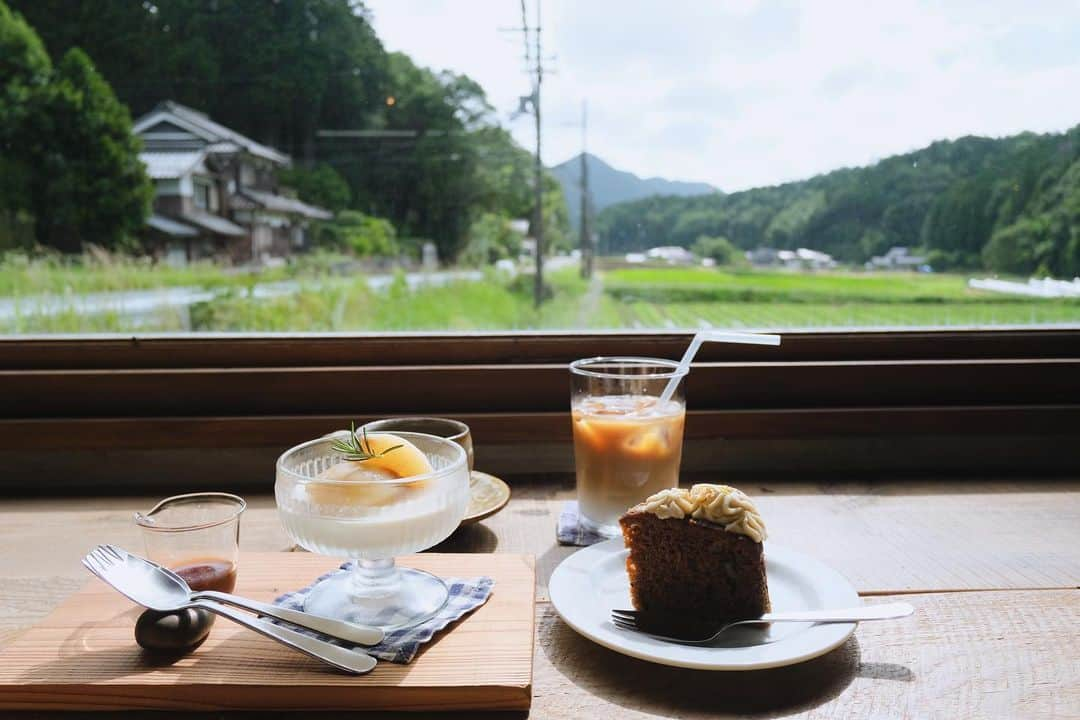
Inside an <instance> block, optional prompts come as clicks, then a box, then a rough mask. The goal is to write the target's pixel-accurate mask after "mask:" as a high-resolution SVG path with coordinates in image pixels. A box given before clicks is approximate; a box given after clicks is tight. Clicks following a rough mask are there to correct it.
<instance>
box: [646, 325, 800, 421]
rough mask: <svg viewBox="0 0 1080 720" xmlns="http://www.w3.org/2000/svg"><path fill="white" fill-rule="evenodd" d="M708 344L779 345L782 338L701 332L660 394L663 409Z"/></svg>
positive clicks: (753, 334) (754, 334)
mask: <svg viewBox="0 0 1080 720" xmlns="http://www.w3.org/2000/svg"><path fill="white" fill-rule="evenodd" d="M706 342H722V343H736V344H739V345H779V344H780V336H779V335H764V334H758V333H735V332H719V331H715V330H703V331H701V332H699V333H698V334H697V335H695V336H694V339H693V340H691V341H690V347H688V348H686V352H685V353H683V356H682V360H680V361H679V366H678V368H676V369H675V375H674V376H673V377H672V378H671V380H669V381H668V384H667V387H665V388H664V392H663V393H661V394H660V403H659V405H660V406H661V407H663V405H664V403H666V402H667V401H668V400H670V399H671V396H672V395H674V394H675V388H676V387H678V385H679V379H680V378H681V377H682V376H683V373H684V372H685V371H688V370H690V363H692V362H694V356H695V355H697V352H698V350H699V349H700V348H701V344H702V343H706Z"/></svg>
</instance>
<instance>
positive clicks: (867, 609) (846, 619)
mask: <svg viewBox="0 0 1080 720" xmlns="http://www.w3.org/2000/svg"><path fill="white" fill-rule="evenodd" d="M913 612H915V608H913V607H912V606H911V605H909V604H907V603H905V602H897V603H886V604H884V605H866V606H863V607H853V608H840V609H836V610H799V611H795V612H777V613H765V614H764V615H762V616H761V617H758V618H751V619H749V620H736V621H734V622H729V623H724V624H723V625H721V626H720V629H719V630H717V631H716V632H715V633H713V634H712V635H709V636H708V637H702V638H685V637H675V636H672V635H661V634H659V633H655V632H650V631H648V630H643V629H641V628H640V627H639V626H638V618H639V617H641V615H642V613H640V612H639V611H637V610H612V611H611V622H612V623H613V624H614V625H615V627H617V628H619V629H621V630H632V631H634V632H639V633H642V634H643V635H648V636H650V637H654V638H657V639H658V640H666V641H667V642H673V643H681V644H683V645H708V644H709V643H711V642H713V641H714V640H716V639H717V638H718V637H720V636H721V635H723V634H724V633H725V632H727V631H728V630H730V629H731V628H733V627H736V626H738V625H760V624H762V623H773V622H811V623H852V622H862V621H864V620H892V619H893V618H902V617H907V616H908V615H910V614H911V613H913Z"/></svg>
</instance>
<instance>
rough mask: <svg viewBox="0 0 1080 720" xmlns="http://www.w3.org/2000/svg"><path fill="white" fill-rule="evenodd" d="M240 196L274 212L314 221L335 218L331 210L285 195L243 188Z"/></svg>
mask: <svg viewBox="0 0 1080 720" xmlns="http://www.w3.org/2000/svg"><path fill="white" fill-rule="evenodd" d="M240 194H241V195H243V196H244V197H246V198H248V199H249V200H252V201H253V202H255V203H257V204H259V205H261V206H262V207H264V208H266V209H267V210H272V211H274V212H281V213H292V214H295V215H303V216H304V217H306V218H311V219H312V220H329V219H330V218H332V217H334V214H333V213H332V212H330V211H329V210H325V209H323V208H321V207H316V206H314V205H308V204H307V203H305V202H301V201H299V200H296V199H294V198H289V197H285V196H284V195H275V194H274V193H269V192H264V191H262V190H251V189H248V188H241V190H240Z"/></svg>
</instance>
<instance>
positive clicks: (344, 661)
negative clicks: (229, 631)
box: [82, 545, 376, 673]
mask: <svg viewBox="0 0 1080 720" xmlns="http://www.w3.org/2000/svg"><path fill="white" fill-rule="evenodd" d="M82 562H83V565H84V566H85V567H86V569H87V570H89V571H90V572H92V573H93V574H94V575H96V576H97V577H99V578H100V579H101V580H103V581H104V582H105V583H107V584H109V585H111V586H112V587H113V588H115V589H116V590H118V591H119V592H120V593H121V594H122V595H125V596H126V597H127V598H128V599H130V600H132V601H133V602H135V603H138V604H139V605H142V606H143V607H148V608H150V609H151V610H158V611H160V612H172V611H175V610H183V609H186V608H201V609H203V610H207V611H209V612H212V613H214V614H216V615H221V616H222V617H225V618H228V619H229V620H232V621H233V622H235V623H239V624H240V625H243V626H244V627H247V628H249V629H251V630H254V631H255V632H257V633H259V634H260V635H265V636H266V637H268V638H270V639H271V640H276V641H277V642H279V643H281V644H283V645H287V646H289V647H291V648H293V649H294V650H299V651H300V652H302V653H304V654H305V655H308V656H310V657H313V658H315V659H317V660H321V661H323V662H325V663H327V664H329V665H333V666H334V667H336V668H338V669H339V670H345V671H346V672H350V673H365V672H369V671H370V670H372V669H373V668H374V667H375V664H376V660H375V658H373V657H371V656H370V655H367V654H366V653H362V652H358V651H354V650H349V649H347V648H343V647H340V646H338V645H332V644H331V643H328V642H326V641H324V640H320V639H318V638H314V637H311V636H309V635H304V634H303V633H299V632H296V631H295V630H290V629H289V628H287V627H283V626H281V625H275V624H273V623H269V622H266V621H265V620H260V619H258V618H255V617H252V616H251V615H248V614H246V613H243V612H240V611H239V610H234V609H233V608H231V607H228V606H226V605H221V604H219V603H216V602H213V601H209V600H192V599H191V597H190V592H191V591H190V588H188V587H187V583H185V582H184V580H183V578H181V577H179V576H177V575H176V574H175V573H172V572H170V571H168V570H165V569H164V568H162V567H161V566H159V565H156V564H154V563H151V562H150V561H148V560H144V559H143V558H140V557H138V556H136V555H131V554H130V553H127V552H126V551H124V550H121V549H120V548H116V547H113V546H111V545H99V546H97V547H96V548H94V549H93V550H91V551H90V553H89V554H88V555H87V556H86V557H84V558H83V561H82Z"/></svg>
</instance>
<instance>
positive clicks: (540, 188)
mask: <svg viewBox="0 0 1080 720" xmlns="http://www.w3.org/2000/svg"><path fill="white" fill-rule="evenodd" d="M521 19H522V24H523V25H524V26H525V28H526V30H525V35H526V45H527V44H528V39H527V38H528V32H529V31H528V27H529V24H528V20H527V18H526V16H525V0H521ZM533 37H534V38H535V40H536V52H535V53H534V57H535V59H536V65H535V69H534V72H535V73H536V76H535V79H534V80H533V95H532V97H533V101H532V108H533V119H534V120H535V121H536V181H535V182H536V188H535V189H534V191H535V193H536V200H535V202H536V215H535V218H536V220H535V222H534V223H533V225H534V228H533V237H534V238H535V239H536V278H535V284H534V285H533V305H534V306H535V307H540V303H542V302H543V301H544V163H543V161H542V160H541V159H540V85H541V83H543V82H544V60H543V58H544V56H543V54H542V53H541V51H540V0H536V31H535V32H534V34H533Z"/></svg>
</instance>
